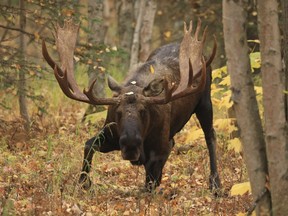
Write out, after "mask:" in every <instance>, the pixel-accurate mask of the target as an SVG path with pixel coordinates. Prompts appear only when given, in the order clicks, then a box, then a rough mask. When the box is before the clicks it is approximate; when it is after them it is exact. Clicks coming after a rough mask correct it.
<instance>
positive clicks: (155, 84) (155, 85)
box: [143, 79, 164, 97]
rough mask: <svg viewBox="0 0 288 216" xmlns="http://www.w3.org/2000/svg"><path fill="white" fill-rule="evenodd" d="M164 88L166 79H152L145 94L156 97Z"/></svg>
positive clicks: (144, 91)
mask: <svg viewBox="0 0 288 216" xmlns="http://www.w3.org/2000/svg"><path fill="white" fill-rule="evenodd" d="M163 90H164V79H154V80H152V81H151V82H150V83H149V84H148V85H147V86H146V87H145V88H144V89H143V95H144V96H146V97H154V96H157V95H159V94H161V92H162V91H163Z"/></svg>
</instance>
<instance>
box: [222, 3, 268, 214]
mask: <svg viewBox="0 0 288 216" xmlns="http://www.w3.org/2000/svg"><path fill="white" fill-rule="evenodd" d="M246 2H247V1H244V0H240V1H230V0H223V27H224V42H225V51H226V56H227V67H228V72H229V74H230V76H231V90H232V98H231V99H232V100H233V106H234V108H235V112H236V118H237V123H238V126H239V128H240V139H241V141H242V145H243V151H244V159H245V162H246V165H247V170H248V175H249V178H250V183H251V188H252V193H253V199H254V201H256V200H259V201H258V203H257V207H256V212H257V214H258V215H266V214H269V211H270V197H269V193H263V191H266V186H265V184H266V175H267V173H268V168H267V158H266V153H265V140H264V137H263V129H262V125H261V120H260V115H259V110H258V105H257V101H256V94H255V91H254V85H253V81H252V77H251V67H250V60H249V56H248V46H247V38H246V17H247V12H246V9H245V7H246ZM239 59H241V61H239ZM262 194H263V195H262Z"/></svg>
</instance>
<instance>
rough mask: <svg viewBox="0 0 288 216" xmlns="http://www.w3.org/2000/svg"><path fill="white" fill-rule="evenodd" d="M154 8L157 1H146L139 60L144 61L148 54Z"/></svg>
mask: <svg viewBox="0 0 288 216" xmlns="http://www.w3.org/2000/svg"><path fill="white" fill-rule="evenodd" d="M156 8H157V3H156V1H155V0H147V1H146V5H145V12H144V16H143V20H142V27H141V34H140V47H141V48H140V53H139V61H140V62H145V61H146V60H147V58H148V56H149V54H150V47H151V37H152V30H153V24H154V18H155V13H156Z"/></svg>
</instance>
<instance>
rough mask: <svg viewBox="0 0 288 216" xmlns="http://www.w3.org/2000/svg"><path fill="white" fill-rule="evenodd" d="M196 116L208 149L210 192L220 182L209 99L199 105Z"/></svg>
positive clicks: (219, 184)
mask: <svg viewBox="0 0 288 216" xmlns="http://www.w3.org/2000/svg"><path fill="white" fill-rule="evenodd" d="M196 115H197V118H198V119H199V122H200V125H201V127H202V130H203V132H204V135H205V141H206V144H207V147H208V152H209V158H210V171H211V173H210V177H209V188H210V190H211V191H212V190H213V189H219V188H220V187H221V182H220V178H219V175H218V171H217V159H216V135H215V131H214V128H213V110H212V103H211V100H210V99H209V100H208V99H207V100H206V101H205V102H202V103H201V104H200V105H199V107H198V109H197V110H196Z"/></svg>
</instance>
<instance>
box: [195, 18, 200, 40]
mask: <svg viewBox="0 0 288 216" xmlns="http://www.w3.org/2000/svg"><path fill="white" fill-rule="evenodd" d="M201 24H202V21H201V19H200V18H199V19H198V23H197V27H196V31H195V34H194V37H195V39H196V41H198V36H199V33H200V29H201Z"/></svg>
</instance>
